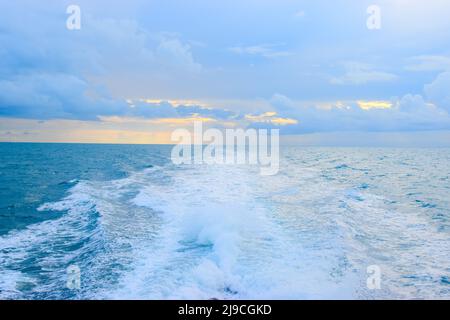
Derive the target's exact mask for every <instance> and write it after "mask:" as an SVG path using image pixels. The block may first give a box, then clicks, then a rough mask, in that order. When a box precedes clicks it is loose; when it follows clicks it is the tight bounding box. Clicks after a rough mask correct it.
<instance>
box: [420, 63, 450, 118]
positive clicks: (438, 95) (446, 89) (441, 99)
mask: <svg viewBox="0 0 450 320" xmlns="http://www.w3.org/2000/svg"><path fill="white" fill-rule="evenodd" d="M424 91H425V94H426V95H427V98H428V99H429V100H430V101H432V102H433V103H435V104H436V105H438V106H439V107H441V108H443V109H445V110H447V111H448V112H450V72H443V73H441V74H439V75H438V76H437V78H436V79H435V80H434V81H433V82H432V83H430V84H427V85H425V88H424Z"/></svg>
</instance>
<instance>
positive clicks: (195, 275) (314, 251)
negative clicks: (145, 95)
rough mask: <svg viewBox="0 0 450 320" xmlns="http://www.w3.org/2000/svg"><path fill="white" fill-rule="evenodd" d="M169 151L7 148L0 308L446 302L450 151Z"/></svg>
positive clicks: (0, 191)
mask: <svg viewBox="0 0 450 320" xmlns="http://www.w3.org/2000/svg"><path fill="white" fill-rule="evenodd" d="M171 149H172V146H164V145H94V144H92V145H89V144H27V143H17V144H16V143H1V144H0V159H1V161H0V299H213V298H217V299H384V298H389V299H431V298H438V299H449V298H450V180H449V179H450V178H449V176H450V149H445V148H442V149H432V148H429V149H426V148H424V149H407V148H404V149H401V148H399V149H395V148H319V147H317V148H312V147H311V148H303V147H288V146H284V147H281V150H280V151H281V155H280V170H279V173H278V174H277V175H274V176H261V175H260V174H259V168H258V167H255V166H246V165H239V166H238V165H178V166H177V165H174V164H172V162H171V160H170V152H171ZM71 266H76V267H77V268H79V271H80V274H79V279H80V287H79V289H74V288H70V286H68V285H67V279H68V277H69V275H68V273H67V269H68V268H69V267H71ZM371 266H372V267H373V266H376V267H377V268H379V270H380V282H379V284H380V286H379V287H378V288H375V289H374V288H371V287H370V286H368V284H367V282H368V279H369V278H370V276H371V274H369V273H368V268H370V267H371Z"/></svg>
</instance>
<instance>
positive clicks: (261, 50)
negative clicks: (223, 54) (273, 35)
mask: <svg viewBox="0 0 450 320" xmlns="http://www.w3.org/2000/svg"><path fill="white" fill-rule="evenodd" d="M280 46H282V45H281V44H259V45H254V46H237V47H231V48H229V50H230V51H231V52H233V53H236V54H240V55H250V56H252V55H253V56H261V57H264V58H278V57H287V56H290V55H292V53H291V52H289V51H286V50H277V48H279V47H280Z"/></svg>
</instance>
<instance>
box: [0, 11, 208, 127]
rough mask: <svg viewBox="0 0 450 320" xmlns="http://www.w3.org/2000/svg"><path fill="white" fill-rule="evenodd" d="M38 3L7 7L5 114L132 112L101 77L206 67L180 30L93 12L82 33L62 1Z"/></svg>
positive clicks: (0, 103)
mask: <svg viewBox="0 0 450 320" xmlns="http://www.w3.org/2000/svg"><path fill="white" fill-rule="evenodd" d="M30 6H31V8H30V9H29V10H30V11H25V12H24V11H23V10H21V9H20V7H19V6H14V5H12V4H7V3H2V4H1V5H0V11H2V12H3V13H4V12H8V18H7V19H3V18H2V19H0V30H1V32H0V39H1V42H2V48H1V49H0V116H7V117H23V118H35V119H56V118H58V119H83V120H87V119H88V120H95V119H97V117H98V116H108V115H126V114H129V113H130V110H129V109H130V108H129V105H127V103H126V102H125V97H121V96H113V95H112V94H111V93H110V92H109V90H108V89H107V87H106V86H105V85H99V84H98V83H99V80H97V79H101V78H110V79H111V78H112V79H114V78H115V77H119V75H120V74H123V73H130V72H131V73H133V72H136V73H138V72H140V71H141V70H143V69H144V70H147V72H149V73H150V72H152V73H154V74H160V75H165V74H167V72H168V70H169V69H172V70H177V72H181V73H183V74H187V73H197V72H200V71H201V70H202V67H201V65H200V64H199V63H197V62H196V61H195V60H194V58H193V55H192V52H191V48H190V46H189V45H188V44H185V43H183V42H182V41H181V40H180V39H179V38H177V35H174V34H166V33H159V34H150V33H148V32H147V31H146V30H144V29H142V28H141V27H140V26H139V24H138V23H137V22H136V21H133V20H126V19H125V20H117V19H111V18H102V19H100V18H94V17H93V16H92V15H89V14H86V15H83V24H82V29H81V30H79V31H69V30H67V29H66V28H65V24H64V23H63V22H64V21H65V20H64V19H65V18H66V16H64V15H63V14H64V13H65V11H64V10H61V8H60V7H59V6H48V7H46V6H41V5H39V6H37V5H33V4H30ZM28 12H31V13H32V14H29V13H28ZM42 17H45V19H43V18H42ZM61 18H62V19H61ZM24 20H26V21H27V22H26V23H22V22H23V21H24ZM100 82H101V81H100ZM167 110H170V108H168V109H167Z"/></svg>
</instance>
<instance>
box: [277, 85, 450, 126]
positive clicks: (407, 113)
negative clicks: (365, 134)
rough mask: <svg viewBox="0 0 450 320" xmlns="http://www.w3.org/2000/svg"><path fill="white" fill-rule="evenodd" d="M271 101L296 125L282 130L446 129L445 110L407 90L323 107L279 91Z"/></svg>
mask: <svg viewBox="0 0 450 320" xmlns="http://www.w3.org/2000/svg"><path fill="white" fill-rule="evenodd" d="M271 101H272V106H273V107H274V109H275V110H277V111H279V112H280V113H282V114H283V115H284V116H286V117H289V118H290V119H295V120H297V121H298V124H297V125H292V126H288V127H286V128H285V129H284V130H283V133H285V134H298V133H312V132H334V131H336V132H337V131H375V132H376V131H418V130H448V129H450V117H449V114H448V113H447V112H446V111H445V110H444V109H442V108H439V107H437V106H435V105H434V104H433V103H430V102H426V101H425V99H424V98H423V96H421V95H412V94H407V95H405V96H403V97H401V98H393V99H392V100H391V101H389V102H387V101H386V102H380V101H365V102H362V101H349V102H336V103H334V104H332V105H331V106H329V107H327V108H324V107H322V106H320V105H318V104H309V105H305V104H303V103H298V102H295V101H293V100H291V99H289V98H288V97H285V96H283V95H279V94H277V95H275V96H274V97H273V98H272V99H271Z"/></svg>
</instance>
